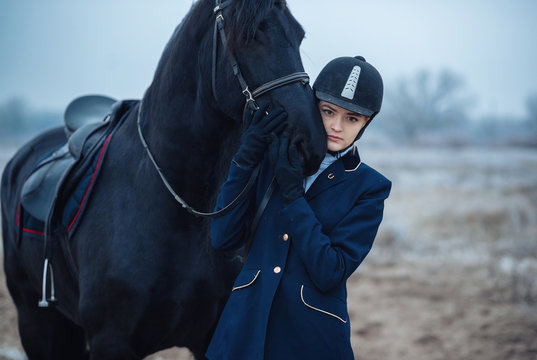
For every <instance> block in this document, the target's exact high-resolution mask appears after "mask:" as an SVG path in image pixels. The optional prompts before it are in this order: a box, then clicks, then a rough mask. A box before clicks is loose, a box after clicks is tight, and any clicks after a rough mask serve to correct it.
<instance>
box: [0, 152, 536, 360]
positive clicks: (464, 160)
mask: <svg viewBox="0 0 537 360" xmlns="http://www.w3.org/2000/svg"><path fill="white" fill-rule="evenodd" d="M6 154H7V152H6V151H5V152H3V153H2V154H0V167H2V166H3V164H4V162H5V155H6ZM361 155H362V159H363V161H364V162H366V163H368V164H369V165H371V166H373V167H374V168H376V169H378V170H379V171H381V172H382V173H384V174H385V175H386V176H387V177H388V178H390V179H391V180H392V181H393V190H392V194H391V196H390V198H389V199H388V201H387V202H386V211H385V220H384V222H383V223H382V225H381V230H380V232H379V235H378V237H377V239H376V242H375V245H374V247H373V250H372V252H371V253H370V255H369V256H368V258H367V259H366V260H365V261H364V263H363V264H362V266H360V268H359V269H358V271H357V272H356V273H355V274H354V275H353V276H352V277H351V278H350V280H349V282H348V290H349V299H348V301H349V310H350V315H351V324H352V336H353V337H352V343H353V348H354V351H355V355H356V359H360V360H395V359H398V360H463V359H464V360H466V359H471V360H515V359H516V360H535V359H537V149H518V148H458V149H457V148H455V149H453V148H449V149H446V148H442V149H437V148H432V147H431V148H387V149H384V148H383V149H379V148H373V147H371V148H368V147H366V148H364V149H362V150H361ZM24 358H25V357H24V355H23V353H22V352H21V347H20V343H19V341H18V336H17V326H16V313H15V311H14V307H13V305H12V303H11V299H10V298H9V295H8V294H7V291H6V288H5V281H4V279H3V273H1V278H0V360H2V359H3V360H8V359H9V360H15V359H24ZM150 359H153V360H157V359H182V360H187V359H191V356H190V355H189V354H188V352H187V351H185V350H180V349H171V350H167V351H163V352H161V353H159V354H155V355H153V356H152V357H150Z"/></svg>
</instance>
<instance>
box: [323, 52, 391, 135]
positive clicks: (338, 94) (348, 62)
mask: <svg viewBox="0 0 537 360" xmlns="http://www.w3.org/2000/svg"><path fill="white" fill-rule="evenodd" d="M313 90H314V91H315V96H316V97H317V99H319V100H324V101H327V102H329V103H332V104H335V105H337V106H341V107H342V108H344V109H347V110H350V111H353V112H355V113H358V114H362V115H366V116H369V117H370V120H369V121H368V122H367V124H366V125H365V126H364V127H363V129H362V130H360V132H359V133H358V136H356V140H358V139H359V138H360V137H361V136H362V134H363V132H364V130H365V128H366V127H367V126H368V125H369V124H370V123H371V120H373V118H374V117H375V115H377V114H378V112H379V111H380V108H381V106H382V96H383V93H384V85H383V82H382V77H381V76H380V73H379V72H378V71H377V69H375V67H374V66H373V65H371V64H370V63H368V62H367V61H365V59H364V58H363V57H362V56H356V57H350V56H346V57H340V58H336V59H334V60H332V61H330V62H329V63H328V64H326V66H325V67H324V68H323V69H322V70H321V72H320V73H319V76H317V79H316V80H315V83H314V84H313Z"/></svg>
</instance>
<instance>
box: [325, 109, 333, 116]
mask: <svg viewBox="0 0 537 360" xmlns="http://www.w3.org/2000/svg"><path fill="white" fill-rule="evenodd" d="M323 112H324V113H325V114H326V115H332V114H334V113H333V112H332V110H328V109H324V110H323Z"/></svg>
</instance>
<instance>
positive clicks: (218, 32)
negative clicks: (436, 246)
mask: <svg viewBox="0 0 537 360" xmlns="http://www.w3.org/2000/svg"><path fill="white" fill-rule="evenodd" d="M232 2H233V0H226V1H224V2H222V1H221V0H216V7H215V8H214V15H215V16H216V20H215V26H214V34H213V57H212V91H213V96H214V98H215V100H216V101H218V100H217V96H216V72H217V69H216V63H217V54H218V37H220V40H221V42H222V46H223V48H224V49H226V46H227V42H228V41H227V36H226V33H225V30H224V15H223V10H224V9H225V8H226V7H228V6H229V5H230V4H231V3H232ZM227 53H228V56H229V60H230V62H231V66H232V69H233V75H235V77H236V78H237V80H238V81H239V83H240V86H241V89H242V93H243V95H244V96H245V98H246V103H245V105H244V111H245V112H246V110H247V109H248V110H250V111H252V112H253V111H255V110H257V109H259V106H258V105H257V102H256V98H257V97H259V96H261V95H263V94H266V93H268V92H270V91H272V90H274V89H277V88H280V87H282V86H285V85H289V84H292V83H295V82H301V83H302V85H304V86H306V85H307V84H308V83H309V76H308V74H307V73H305V72H296V73H292V74H289V75H286V76H283V77H280V78H278V79H275V80H272V81H269V82H267V83H265V84H263V85H261V86H259V87H258V88H256V89H255V90H254V91H250V88H249V87H248V84H247V83H246V80H245V79H244V76H243V75H242V72H241V70H240V68H239V63H238V62H237V59H236V58H235V56H234V55H233V54H232V53H231V52H227ZM142 105H143V98H142V100H140V105H139V107H138V120H137V123H138V135H139V136H140V141H141V142H142V145H143V147H144V148H145V150H146V152H147V155H148V156H149V159H150V160H151V162H152V163H153V166H154V167H155V169H156V170H157V172H158V174H159V176H160V178H161V180H162V182H163V183H164V185H165V186H166V188H167V189H168V191H169V192H170V194H172V196H173V198H174V199H175V200H176V201H177V202H178V203H179V204H181V206H182V207H183V208H184V209H185V210H186V211H188V212H189V213H190V214H192V215H195V216H198V217H204V218H212V217H218V216H223V215H224V214H226V213H228V212H229V211H230V210H232V209H233V208H234V207H235V206H236V205H237V204H238V203H239V202H240V201H241V200H242V199H243V198H244V196H245V195H246V194H247V193H248V191H249V190H250V189H251V187H252V186H253V184H254V183H255V180H256V178H257V175H258V174H259V168H260V166H259V165H258V166H257V167H256V168H255V169H254V170H253V171H252V175H251V176H250V179H249V180H248V183H247V184H246V186H245V187H244V189H242V191H241V192H240V194H239V195H238V196H237V197H236V198H235V199H234V200H233V201H232V202H230V203H229V204H228V205H227V206H225V207H224V208H222V209H220V210H218V211H215V212H201V211H197V210H196V209H194V208H193V207H191V206H190V205H188V204H187V203H186V201H185V200H183V198H181V197H180V196H179V195H178V194H177V193H176V192H175V191H174V190H173V188H172V186H171V185H170V183H169V182H168V180H167V179H166V177H165V176H164V174H163V173H162V170H161V168H160V166H159V165H158V164H157V162H156V160H155V157H154V156H153V154H152V153H151V150H150V149H149V146H148V145H147V141H146V140H145V138H144V135H143V133H142V128H141V125H140V122H141V114H142Z"/></svg>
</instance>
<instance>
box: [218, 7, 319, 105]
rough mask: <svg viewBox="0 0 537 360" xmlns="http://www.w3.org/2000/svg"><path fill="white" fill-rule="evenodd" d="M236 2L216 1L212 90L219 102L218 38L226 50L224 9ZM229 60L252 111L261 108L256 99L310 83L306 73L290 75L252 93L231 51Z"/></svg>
mask: <svg viewBox="0 0 537 360" xmlns="http://www.w3.org/2000/svg"><path fill="white" fill-rule="evenodd" d="M233 1H234V0H226V1H223V2H222V1H221V0H216V6H215V8H214V10H213V12H214V15H215V16H216V19H215V23H214V34H213V62H212V90H213V96H214V99H215V100H218V97H217V95H216V62H217V61H216V60H217V59H216V58H217V54H218V37H220V41H221V42H222V47H223V48H224V50H226V47H227V43H228V41H227V36H226V32H225V30H224V9H225V8H226V7H228V6H229V5H231V3H232V2H233ZM227 53H228V57H229V60H230V62H231V68H232V69H233V75H235V77H236V78H237V80H238V81H239V84H240V86H241V89H242V94H243V95H244V96H245V97H246V107H248V108H249V109H250V110H251V111H254V110H257V109H258V108H259V106H258V105H257V102H256V101H255V99H256V98H257V97H259V96H261V95H263V94H265V93H267V92H269V91H272V90H274V89H277V88H279V87H282V86H285V85H288V84H292V83H295V82H299V81H300V82H301V83H302V84H303V85H307V84H308V83H309V79H310V78H309V76H308V74H307V73H305V72H296V73H292V74H289V75H285V76H282V77H281V78H278V79H275V80H272V81H269V82H267V83H265V84H263V85H261V86H260V87H258V88H257V89H255V90H254V91H250V88H249V87H248V84H247V83H246V80H245V79H244V76H243V75H242V72H241V69H240V68H239V63H238V62H237V59H236V58H235V55H234V54H233V53H231V52H230V51H228V52H227Z"/></svg>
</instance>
